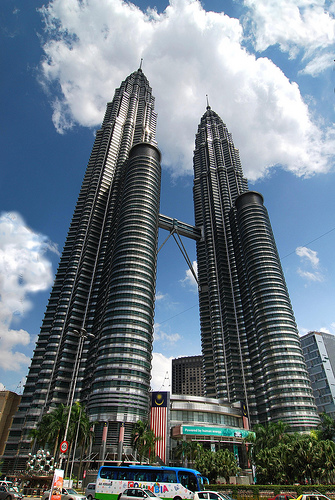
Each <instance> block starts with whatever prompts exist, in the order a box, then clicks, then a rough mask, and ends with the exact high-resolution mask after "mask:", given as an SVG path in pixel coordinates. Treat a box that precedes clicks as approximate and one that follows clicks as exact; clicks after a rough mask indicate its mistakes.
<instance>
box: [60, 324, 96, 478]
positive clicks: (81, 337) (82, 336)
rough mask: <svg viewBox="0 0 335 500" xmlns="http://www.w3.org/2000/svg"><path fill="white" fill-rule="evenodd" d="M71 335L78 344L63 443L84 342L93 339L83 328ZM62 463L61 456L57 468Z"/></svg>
mask: <svg viewBox="0 0 335 500" xmlns="http://www.w3.org/2000/svg"><path fill="white" fill-rule="evenodd" d="M73 333H75V334H76V335H78V336H79V343H78V348H77V354H76V359H75V363H74V377H73V379H72V382H71V386H70V392H69V397H70V401H69V400H68V403H69V413H68V416H67V422H66V427H65V432H64V438H63V443H64V442H65V443H66V438H67V433H68V430H69V425H70V418H71V413H72V405H73V400H74V395H75V392H76V386H77V380H78V373H79V366H80V361H81V356H82V353H83V348H84V342H85V340H86V339H87V337H94V335H93V334H92V333H87V331H86V330H85V328H80V329H79V330H73ZM62 462H63V456H61V457H60V461H59V468H60V469H61V468H62Z"/></svg>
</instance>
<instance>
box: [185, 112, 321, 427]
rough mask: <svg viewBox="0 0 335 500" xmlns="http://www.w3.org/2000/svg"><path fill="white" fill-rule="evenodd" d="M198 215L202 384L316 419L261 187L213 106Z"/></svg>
mask: <svg viewBox="0 0 335 500" xmlns="http://www.w3.org/2000/svg"><path fill="white" fill-rule="evenodd" d="M194 209H195V225H196V226H197V227H201V229H202V234H203V238H202V239H201V240H200V241H198V242H197V259H198V279H199V298H200V320H201V340H202V354H203V364H204V381H205V394H206V396H208V397H212V398H220V399H224V400H227V401H231V402H234V401H243V402H244V403H245V405H246V409H247V413H248V417H249V418H250V421H251V423H252V424H255V423H261V424H267V423H268V422H270V421H279V420H281V421H283V422H284V423H286V424H288V425H289V427H290V428H291V430H292V431H302V432H303V431H307V430H309V429H310V428H313V427H315V426H316V425H317V423H318V416H317V413H316V407H315V402H314V398H313V394H312V390H311V386H310V381H309V377H308V373H307V369H306V364H305V361H304V357H303V354H302V349H301V345H300V341H299V335H298V331H297V327H296V323H295V319H294V315H293V311H292V306H291V303H290V299H289V295H288V291H287V287H286V284H285V278H284V275H283V271H282V268H281V264H280V259H279V256H278V252H277V248H276V244H275V240H274V236H273V233H272V229H271V224H270V220H269V216H268V213H267V211H266V208H265V207H264V204H263V197H262V196H261V195H260V194H259V193H256V192H254V191H249V190H248V183H247V180H246V179H245V178H244V176H243V172H242V167H241V162H240V158H239V152H238V150H237V149H236V148H235V146H234V143H233V140H232V137H231V134H230V133H229V132H228V130H227V127H226V125H225V124H224V123H223V121H222V120H221V119H220V117H219V116H218V115H217V114H216V113H215V112H214V111H213V110H212V109H211V108H210V106H207V110H206V112H205V114H204V115H203V117H202V118H201V122H200V124H199V127H198V132H197V135H196V141H195V152H194Z"/></svg>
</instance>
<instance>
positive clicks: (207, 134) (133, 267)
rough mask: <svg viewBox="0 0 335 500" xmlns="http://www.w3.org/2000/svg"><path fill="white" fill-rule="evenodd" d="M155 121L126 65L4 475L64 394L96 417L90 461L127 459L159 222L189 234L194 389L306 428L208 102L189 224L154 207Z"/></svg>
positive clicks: (248, 217)
mask: <svg viewBox="0 0 335 500" xmlns="http://www.w3.org/2000/svg"><path fill="white" fill-rule="evenodd" d="M155 129H156V114H155V112H154V98H153V96H152V92H151V88H150V85H149V82H148V80H147V79H146V77H145V75H144V74H143V72H142V70H141V69H138V70H137V71H135V72H134V73H132V74H131V75H130V76H128V77H127V78H126V80H125V81H124V82H122V84H121V86H120V88H119V89H117V90H116V91H115V95H114V99H113V101H112V102H110V103H108V104H107V109H106V113H105V117H104V120H103V123H102V126H101V128H100V129H99V130H98V131H97V133H96V138H95V142H94V145H93V149H92V153H91V157H90V159H89V162H88V166H87V169H86V173H85V176H84V180H83V183H82V187H81V190H80V193H79V197H78V201H77V205H76V207H75V211H74V215H73V218H72V222H71V225H70V229H69V232H68V236H67V239H66V242H65V246H64V250H63V253H62V256H61V259H60V264H59V267H58V270H57V274H56V278H55V282H54V285H53V288H52V291H51V295H50V299H49V302H48V305H47V309H46V313H45V316H44V320H43V323H42V327H41V331H40V334H39V337H38V340H37V343H36V348H35V350H34V354H33V358H32V362H31V366H30V369H29V373H28V376H27V382H26V385H25V389H24V392H23V395H22V401H21V404H20V407H19V411H18V412H17V414H16V416H15V418H14V420H13V425H12V428H11V431H10V434H9V437H8V441H7V445H6V449H5V452H4V455H3V459H4V465H3V469H2V471H3V472H4V473H6V472H7V471H8V470H11V471H19V470H24V468H25V465H26V460H27V457H28V453H29V451H30V449H31V448H30V447H31V439H30V437H29V432H30V431H31V430H32V429H34V428H36V425H37V424H38V422H39V421H40V418H41V417H42V415H43V414H44V413H45V412H47V411H48V410H50V409H53V408H55V407H57V406H58V405H59V404H60V403H62V404H64V405H70V404H71V403H72V401H80V402H82V403H83V404H84V405H85V407H86V411H87V413H88V415H89V417H90V419H91V421H92V422H95V424H94V425H95V428H94V431H95V441H94V443H93V446H92V449H91V453H90V457H91V458H90V460H92V461H93V460H94V461H95V462H97V461H99V460H100V462H101V461H103V460H106V459H114V460H115V459H121V458H122V456H123V455H127V454H131V452H132V449H131V431H132V428H133V424H134V423H135V422H137V420H139V419H141V420H145V419H146V418H147V417H148V411H149V406H150V376H151V373H150V372H151V357H152V341H153V316H154V300H155V281H156V264H157V236H158V228H159V227H160V228H163V229H167V230H170V232H174V234H178V235H179V236H186V237H189V238H192V239H194V240H196V241H197V255H198V273H199V276H198V279H199V296H200V318H201V338H202V355H203V366H204V390H205V395H206V396H207V397H210V398H216V399H220V400H223V401H227V402H229V404H231V403H232V404H235V403H239V404H241V403H242V404H243V405H244V406H245V408H246V409H247V415H248V417H250V419H251V422H252V423H257V422H260V423H267V422H269V421H270V420H271V421H278V420H283V421H284V422H285V423H287V424H289V425H290V427H291V428H292V430H293V431H306V430H309V429H310V428H311V427H314V426H315V425H316V424H317V422H318V417H317V414H316V410H315V404H314V399H313V394H312V389H311V386H310V381H309V378H308V374H307V369H306V365H305V361H304V358H303V355H302V350H301V346H300V342H299V338H298V333H297V328H296V325H295V321H294V316H293V312H292V308H291V304H290V300H289V296H288V293H287V289H286V285H285V280H284V276H283V272H282V269H281V266H280V261H279V257H278V253H277V250H276V246H275V242H274V238H273V235H272V231H271V226H270V222H269V218H268V215H267V212H266V209H265V207H264V205H263V199H262V196H261V195H260V194H258V193H255V192H252V191H248V185H247V181H246V179H245V178H244V177H243V172H242V168H241V164H240V160H239V154H238V151H237V150H236V148H235V147H234V144H233V141H232V138H231V136H230V134H229V133H228V131H227V128H226V126H225V125H224V124H223V122H222V120H221V119H220V118H219V117H218V116H217V115H216V113H214V112H213V111H212V110H211V108H210V107H209V106H208V107H207V110H206V112H205V114H204V116H203V117H202V119H201V123H200V125H199V129H198V133H197V135H196V148H195V153H194V206H195V226H191V225H189V224H186V223H183V222H180V221H176V220H175V219H173V218H170V217H167V216H163V215H160V214H159V201H160V175H161V170H160V168H161V167H160V152H159V150H158V149H157V144H156V139H155ZM244 406H243V407H244ZM121 437H122V441H121ZM121 442H122V447H121V448H120V446H119V443H121Z"/></svg>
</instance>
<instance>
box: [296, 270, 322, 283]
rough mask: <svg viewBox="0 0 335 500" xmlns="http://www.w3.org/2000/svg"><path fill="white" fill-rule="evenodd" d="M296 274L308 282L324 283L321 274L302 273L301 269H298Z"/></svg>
mask: <svg viewBox="0 0 335 500" xmlns="http://www.w3.org/2000/svg"><path fill="white" fill-rule="evenodd" d="M298 274H299V276H301V277H302V278H305V279H307V280H308V281H324V276H323V275H322V274H321V273H318V272H316V273H312V272H310V271H304V270H303V269H300V267H299V268H298Z"/></svg>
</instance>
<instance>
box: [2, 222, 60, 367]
mask: <svg viewBox="0 0 335 500" xmlns="http://www.w3.org/2000/svg"><path fill="white" fill-rule="evenodd" d="M0 235H1V238H0V296H1V302H0V368H3V369H4V370H13V371H15V370H19V369H20V368H21V367H22V366H27V365H29V362H30V358H28V357H27V356H26V355H25V354H24V353H22V352H18V351H17V350H16V347H17V346H27V345H29V343H30V341H31V339H30V335H29V333H28V332H26V331H25V330H22V329H18V330H16V329H14V328H13V327H14V326H15V325H16V324H17V323H18V322H19V321H20V318H22V317H23V316H25V315H26V313H27V312H28V311H29V310H30V309H31V307H32V303H31V301H30V299H29V297H30V296H31V294H34V293H37V292H40V291H42V290H46V289H48V288H49V287H50V285H51V284H52V280H53V273H52V268H51V263H50V261H49V260H48V259H47V258H46V256H45V253H46V252H47V251H48V250H49V251H52V252H57V250H56V248H55V247H54V246H53V245H52V244H51V243H50V242H48V241H47V238H46V237H45V236H43V235H41V234H37V233H34V232H33V231H32V230H31V229H29V228H28V227H27V226H26V225H25V223H24V221H23V219H22V218H21V216H20V215H19V214H17V213H10V214H8V213H3V214H1V215H0ZM20 349H21V350H22V347H20Z"/></svg>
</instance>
